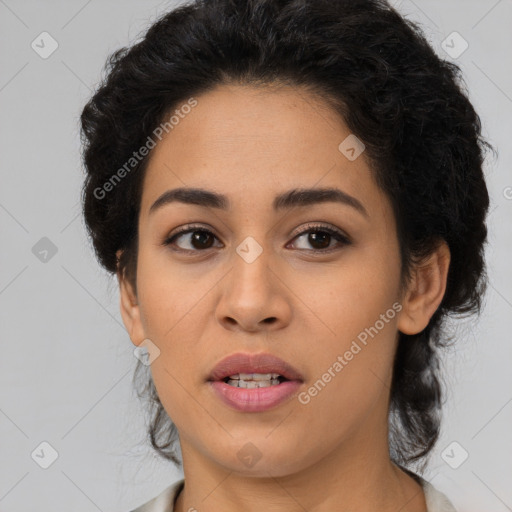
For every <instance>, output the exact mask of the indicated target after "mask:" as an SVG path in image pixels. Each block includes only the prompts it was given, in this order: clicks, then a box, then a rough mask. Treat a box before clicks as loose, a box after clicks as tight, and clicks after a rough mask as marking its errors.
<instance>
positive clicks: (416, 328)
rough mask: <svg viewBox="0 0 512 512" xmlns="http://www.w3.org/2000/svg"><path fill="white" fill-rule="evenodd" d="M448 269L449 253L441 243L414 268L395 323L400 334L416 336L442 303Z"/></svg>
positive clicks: (443, 242)
mask: <svg viewBox="0 0 512 512" xmlns="http://www.w3.org/2000/svg"><path fill="white" fill-rule="evenodd" d="M449 266H450V249H449V248H448V244H447V243H446V242H445V241H444V240H443V241H441V242H440V243H439V245H438V247H437V248H436V250H435V251H434V252H433V253H431V254H430V255H429V256H428V258H427V259H426V260H424V261H423V262H421V263H420V264H418V265H417V266H416V267H415V268H414V270H413V273H412V274H413V275H412V279H411V282H410V284H409V287H408V289H407V291H406V293H405V298H404V299H403V302H402V306H403V309H402V311H401V312H400V317H399V320H398V325H397V327H398V330H399V331H400V332H402V333H404V334H417V333H419V332H421V331H423V329H425V327H427V325H428V323H429V321H430V318H431V317H432V315H433V314H434V313H435V312H436V310H437V308H438V307H439V304H441V301H442V300H443V296H444V293H445V291H446V280H447V277H448V269H449Z"/></svg>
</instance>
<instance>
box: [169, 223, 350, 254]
mask: <svg viewBox="0 0 512 512" xmlns="http://www.w3.org/2000/svg"><path fill="white" fill-rule="evenodd" d="M194 232H202V233H208V234H210V235H213V236H214V237H215V238H217V237H216V236H215V234H214V233H212V231H210V230H209V229H206V228H204V227H202V226H194V225H186V226H184V227H183V228H182V229H180V230H179V231H178V232H176V233H174V234H173V235H171V236H169V237H167V238H166V239H165V240H164V242H163V244H162V245H164V246H169V245H172V244H173V243H174V242H175V240H176V239H177V238H178V237H179V236H181V235H184V234H187V233H194ZM309 233H328V234H329V235H331V236H333V237H334V238H335V239H336V240H337V241H338V242H339V243H341V244H342V246H343V245H350V244H351V241H350V240H349V238H348V237H347V236H345V235H344V234H343V233H342V232H341V231H339V230H337V229H334V228H332V227H330V226H326V225H324V224H308V225H307V226H306V229H305V230H303V231H300V232H299V233H297V234H296V235H295V236H294V237H293V239H292V240H295V239H296V238H299V237H301V236H303V235H306V234H309ZM212 248H213V247H210V248H208V249H212ZM340 248H341V247H331V248H329V249H311V250H307V249H304V250H306V251H307V252H312V253H317V254H318V253H324V254H327V253H331V252H333V251H335V250H339V249H340ZM208 249H203V250H200V249H194V250H192V249H181V248H178V249H174V250H175V251H178V252H189V253H190V252H206V251H207V250H208Z"/></svg>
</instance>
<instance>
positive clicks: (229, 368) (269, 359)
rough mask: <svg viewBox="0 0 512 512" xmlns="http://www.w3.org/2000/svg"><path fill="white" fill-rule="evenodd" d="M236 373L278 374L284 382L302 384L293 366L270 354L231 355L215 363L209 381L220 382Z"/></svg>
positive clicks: (300, 377) (302, 379)
mask: <svg viewBox="0 0 512 512" xmlns="http://www.w3.org/2000/svg"><path fill="white" fill-rule="evenodd" d="M237 373H278V374H279V375H281V376H282V377H284V378H285V379H286V380H291V381H298V382H304V378H303V377H302V375H301V374H300V373H299V371H298V370H296V369H295V368H294V367H293V366H291V365H290V364H288V363H287V362H286V361H283V360H282V359H279V358H278V357H276V356H273V355H271V354H246V353H237V354H232V355H230V356H228V357H226V358H224V359H222V360H221V361H219V363H217V364H216V365H215V367H214V369H213V370H212V372H211V374H210V376H209V377H208V380H209V381H214V382H215V381H222V380H224V379H225V378H226V377H229V376H230V375H236V374H237Z"/></svg>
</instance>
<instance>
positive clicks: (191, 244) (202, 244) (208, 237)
mask: <svg viewBox="0 0 512 512" xmlns="http://www.w3.org/2000/svg"><path fill="white" fill-rule="evenodd" d="M184 235H192V236H187V237H185V236H184ZM180 238H185V239H186V240H187V239H188V247H180V246H178V249H177V250H178V251H184V252H200V251H204V250H207V249H211V248H212V242H213V239H215V238H217V237H216V236H215V235H214V234H213V233H212V232H211V231H210V230H209V229H206V228H204V227H198V226H196V227H194V226H184V227H183V228H182V229H180V230H179V231H178V232H177V233H174V234H173V235H171V236H169V237H168V238H166V239H165V240H164V242H163V245H166V246H167V245H169V246H171V245H177V244H176V240H179V239H180Z"/></svg>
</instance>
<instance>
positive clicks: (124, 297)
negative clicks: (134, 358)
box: [116, 249, 146, 346]
mask: <svg viewBox="0 0 512 512" xmlns="http://www.w3.org/2000/svg"><path fill="white" fill-rule="evenodd" d="M121 253H122V250H121V249H120V250H119V251H117V252H116V256H117V260H118V261H119V258H120V256H121ZM117 280H118V282H119V294H120V309H121V316H122V318H123V323H124V325H125V327H126V330H127V331H128V334H129V335H130V339H131V340H132V343H133V344H134V345H136V346H139V345H140V344H141V343H142V341H144V339H146V336H145V334H144V328H143V326H142V322H141V317H140V307H139V304H138V302H137V295H136V294H135V292H134V290H133V286H132V284H131V283H130V281H129V279H128V278H127V277H126V275H124V273H121V271H120V270H119V265H118V271H117Z"/></svg>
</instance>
